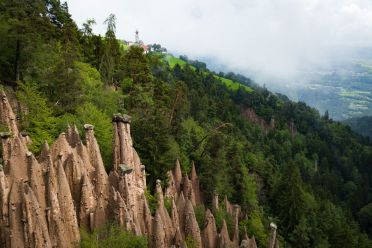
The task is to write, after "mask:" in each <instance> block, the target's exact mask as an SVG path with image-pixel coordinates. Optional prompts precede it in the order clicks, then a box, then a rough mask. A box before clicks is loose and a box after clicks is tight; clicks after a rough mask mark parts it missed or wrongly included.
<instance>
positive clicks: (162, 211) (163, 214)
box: [155, 180, 174, 245]
mask: <svg viewBox="0 0 372 248" xmlns="http://www.w3.org/2000/svg"><path fill="white" fill-rule="evenodd" d="M155 193H156V196H157V202H158V208H157V213H158V214H159V215H160V218H161V220H162V223H163V225H164V232H165V237H166V240H167V244H168V245H170V244H171V241H172V238H173V236H174V231H173V230H174V228H173V223H172V220H171V218H170V217H169V214H168V211H167V209H166V208H165V206H164V196H163V190H162V188H161V182H160V180H157V181H156V192H155Z"/></svg>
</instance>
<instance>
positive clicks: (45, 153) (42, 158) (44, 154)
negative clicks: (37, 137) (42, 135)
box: [38, 141, 50, 163]
mask: <svg viewBox="0 0 372 248" xmlns="http://www.w3.org/2000/svg"><path fill="white" fill-rule="evenodd" d="M49 155H50V148H49V144H48V141H45V142H44V144H43V145H42V146H41V153H40V156H39V159H38V161H39V162H40V163H42V162H44V161H45V160H47V159H48V156H49Z"/></svg>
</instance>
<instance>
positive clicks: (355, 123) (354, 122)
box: [344, 116, 372, 139]
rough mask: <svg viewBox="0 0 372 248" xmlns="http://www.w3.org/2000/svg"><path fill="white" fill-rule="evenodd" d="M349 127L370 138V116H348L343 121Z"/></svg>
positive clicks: (371, 126)
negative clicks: (348, 117)
mask: <svg viewBox="0 0 372 248" xmlns="http://www.w3.org/2000/svg"><path fill="white" fill-rule="evenodd" d="M344 123H345V124H347V125H348V126H350V128H351V129H352V130H353V131H354V132H357V133H359V134H361V135H363V136H366V137H369V138H370V139H372V116H363V117H357V118H350V119H347V120H345V121H344Z"/></svg>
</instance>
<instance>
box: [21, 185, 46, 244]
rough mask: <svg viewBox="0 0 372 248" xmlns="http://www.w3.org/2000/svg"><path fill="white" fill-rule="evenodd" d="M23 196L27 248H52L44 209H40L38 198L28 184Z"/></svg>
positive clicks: (24, 186) (23, 190)
mask: <svg viewBox="0 0 372 248" xmlns="http://www.w3.org/2000/svg"><path fill="white" fill-rule="evenodd" d="M22 195H23V214H24V215H23V219H24V221H25V222H24V230H25V240H26V241H27V243H26V247H43V248H49V247H50V248H51V247H52V246H51V241H50V239H49V233H48V229H47V224H46V220H45V218H44V209H42V208H40V206H39V204H38V201H37V198H36V197H35V195H34V193H33V191H32V189H31V188H30V187H29V186H28V184H27V183H24V185H23V187H22Z"/></svg>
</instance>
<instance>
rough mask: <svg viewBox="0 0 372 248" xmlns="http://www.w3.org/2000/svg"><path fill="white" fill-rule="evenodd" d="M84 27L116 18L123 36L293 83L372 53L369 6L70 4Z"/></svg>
mask: <svg viewBox="0 0 372 248" xmlns="http://www.w3.org/2000/svg"><path fill="white" fill-rule="evenodd" d="M68 4H69V7H70V12H71V13H72V15H73V18H74V19H75V20H77V22H78V24H79V25H81V23H83V22H84V21H85V20H86V19H88V18H94V19H96V21H97V23H98V25H97V27H96V29H95V30H96V32H98V33H102V34H104V31H105V27H104V26H103V24H102V23H103V21H104V19H105V18H106V17H107V16H108V15H109V14H110V13H114V14H116V16H117V36H118V37H119V38H124V39H129V40H131V39H134V37H133V36H134V31H135V30H136V29H138V30H139V31H140V36H141V38H142V39H143V40H144V41H145V42H146V43H160V44H162V45H163V46H164V47H166V48H167V49H168V50H169V51H171V52H174V53H176V54H187V55H188V56H189V57H192V58H213V59H214V63H216V64H223V65H226V68H227V69H228V70H234V71H239V72H245V73H246V74H248V75H254V76H256V77H260V76H262V75H265V76H266V77H273V78H282V79H284V78H290V77H291V78H293V77H295V76H298V75H301V74H302V72H303V71H305V70H310V69H312V68H316V67H319V66H323V65H326V64H328V63H330V62H332V61H334V60H342V59H345V58H349V57H350V56H351V54H352V52H353V50H354V49H358V48H361V47H367V46H370V45H372V1H369V0H157V1H154V0H135V1H128V0H106V1H92V0H69V1H68Z"/></svg>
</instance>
